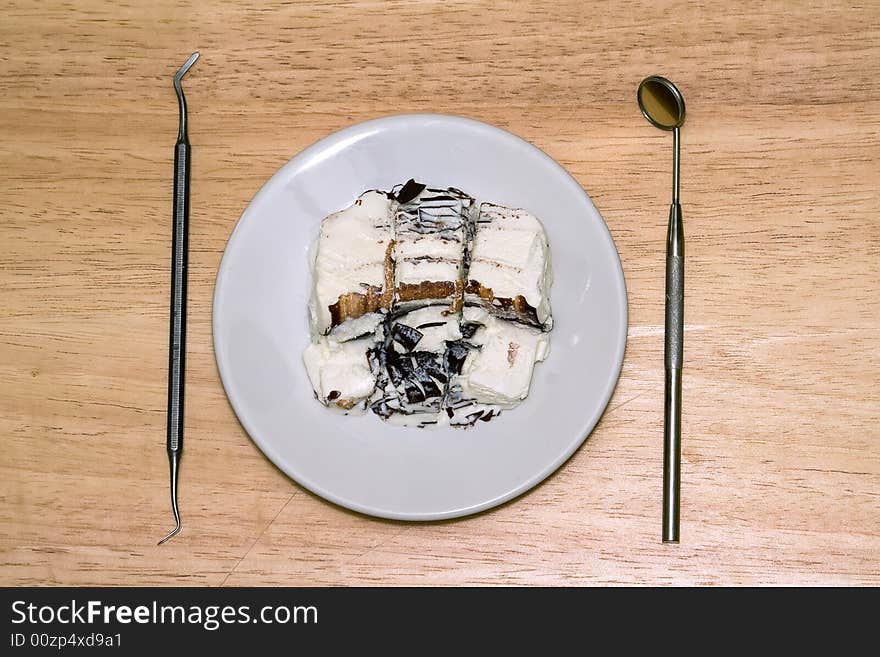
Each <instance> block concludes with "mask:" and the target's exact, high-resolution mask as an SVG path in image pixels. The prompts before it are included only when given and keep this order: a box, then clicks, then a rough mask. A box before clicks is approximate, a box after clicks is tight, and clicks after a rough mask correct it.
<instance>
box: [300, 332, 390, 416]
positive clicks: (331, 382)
mask: <svg viewBox="0 0 880 657" xmlns="http://www.w3.org/2000/svg"><path fill="white" fill-rule="evenodd" d="M371 344H372V337H370V338H368V339H361V340H350V341H348V342H342V343H339V342H336V340H333V339H328V338H326V337H323V336H322V337H319V338H318V339H317V341H315V342H312V343H310V344H309V346H308V347H306V350H305V351H304V352H303V362H304V363H305V366H306V372H307V373H308V375H309V380H310V381H311V383H312V389H313V390H314V391H315V394H317V395H318V399H319V400H320V401H321V403H322V404H325V405H327V404H335V405H338V406H349V405H351V404H356V403H357V402H359V401H362V400H363V399H366V398H367V397H369V396H370V395H371V394H372V393H373V389H374V388H375V387H376V379H375V377H374V376H373V373H372V372H371V371H370V366H369V363H368V362H367V356H366V351H367V349H368V348H369V347H370V346H371ZM334 391H336V392H337V393H339V394H338V395H334V398H333V399H330V395H331V393H333V392H334Z"/></svg>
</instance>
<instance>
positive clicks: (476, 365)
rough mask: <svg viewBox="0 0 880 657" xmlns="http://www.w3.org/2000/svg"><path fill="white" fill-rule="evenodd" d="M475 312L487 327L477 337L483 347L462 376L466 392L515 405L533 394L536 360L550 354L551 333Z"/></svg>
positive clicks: (467, 363) (471, 356) (472, 354)
mask: <svg viewBox="0 0 880 657" xmlns="http://www.w3.org/2000/svg"><path fill="white" fill-rule="evenodd" d="M471 314H472V316H474V315H475V316H474V320H476V321H480V322H481V323H483V324H484V326H483V327H481V328H479V329H478V330H477V332H476V334H475V335H474V337H473V342H474V343H476V344H478V345H480V349H478V350H477V349H475V350H472V351H471V352H469V353H468V356H467V358H466V359H465V362H464V367H463V368H462V372H461V375H460V376H459V381H460V383H461V388H462V392H463V393H464V394H465V395H466V396H468V397H472V398H473V399H475V400H477V401H479V402H482V403H486V404H497V405H498V406H501V407H502V408H510V407H512V406H515V405H517V404H518V403H519V402H521V401H522V400H523V399H525V398H526V397H527V396H528V394H529V388H530V386H531V382H532V370H533V369H534V366H535V363H536V362H538V361H542V360H544V359H545V358H546V357H547V355H548V354H549V353H550V336H549V334H548V333H544V332H542V331H539V330H537V329H533V328H530V327H527V326H523V325H521V324H516V323H514V322H508V321H504V320H500V319H496V318H495V317H491V316H489V315H488V314H487V313H485V312H483V313H482V315H476V313H471Z"/></svg>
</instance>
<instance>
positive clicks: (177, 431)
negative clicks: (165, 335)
mask: <svg viewBox="0 0 880 657" xmlns="http://www.w3.org/2000/svg"><path fill="white" fill-rule="evenodd" d="M189 160H190V147H189V144H187V143H186V142H178V143H177V145H176V146H175V147H174V218H173V219H174V221H173V229H172V230H173V233H172V244H171V313H170V314H171V329H170V337H169V348H168V442H167V447H168V451H169V452H177V451H179V450H182V449H183V387H184V385H183V384H184V370H185V355H186V354H185V350H186V278H187V276H186V274H187V264H188V259H189V244H188V242H189Z"/></svg>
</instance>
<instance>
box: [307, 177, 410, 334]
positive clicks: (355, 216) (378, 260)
mask: <svg viewBox="0 0 880 657" xmlns="http://www.w3.org/2000/svg"><path fill="white" fill-rule="evenodd" d="M392 202H393V201H392V199H391V198H390V197H389V195H388V194H386V193H384V192H377V191H369V192H365V193H364V194H362V195H361V196H360V197H359V198H358V199H357V200H356V201H355V202H354V204H352V205H351V206H350V207H348V208H346V209H344V210H342V211H340V212H337V213H335V214H331V215H330V216H329V217H327V218H326V219H324V221H323V222H322V223H321V233H320V235H319V237H318V241H317V244H316V246H315V253H314V256H315V261H314V268H313V274H312V279H313V288H312V300H311V302H310V304H309V315H310V324H311V330H312V334H313V335H327V334H328V333H329V332H330V331H331V330H332V329H333V328H334V327H336V326H339V325H340V324H343V323H345V322H346V320H349V319H357V318H359V317H361V316H363V315H365V314H368V313H376V312H378V311H379V310H381V309H387V308H389V307H390V305H391V297H392V291H391V286H392V279H391V274H392V271H391V259H392V251H393V247H394V241H393V236H392V228H393V227H392V222H391V216H392V215H391V212H392ZM374 325H375V324H374Z"/></svg>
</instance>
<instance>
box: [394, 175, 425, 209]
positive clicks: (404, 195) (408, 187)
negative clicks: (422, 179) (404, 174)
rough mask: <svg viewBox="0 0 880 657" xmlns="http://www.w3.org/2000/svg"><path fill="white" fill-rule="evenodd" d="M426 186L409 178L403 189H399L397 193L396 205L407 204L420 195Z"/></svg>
mask: <svg viewBox="0 0 880 657" xmlns="http://www.w3.org/2000/svg"><path fill="white" fill-rule="evenodd" d="M426 186H427V185H423V184H422V183H417V182H416V181H415V180H413V179H412V178H410V179H409V180H408V181H406V183H405V184H404V186H403V187H401V188H400V191H398V192H397V201H398V203H409V202H410V201H412V200H413V199H414V198H415V197H416V196H418V195H419V194H421V193H422V191H423V190H424V189H425V187H426Z"/></svg>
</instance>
